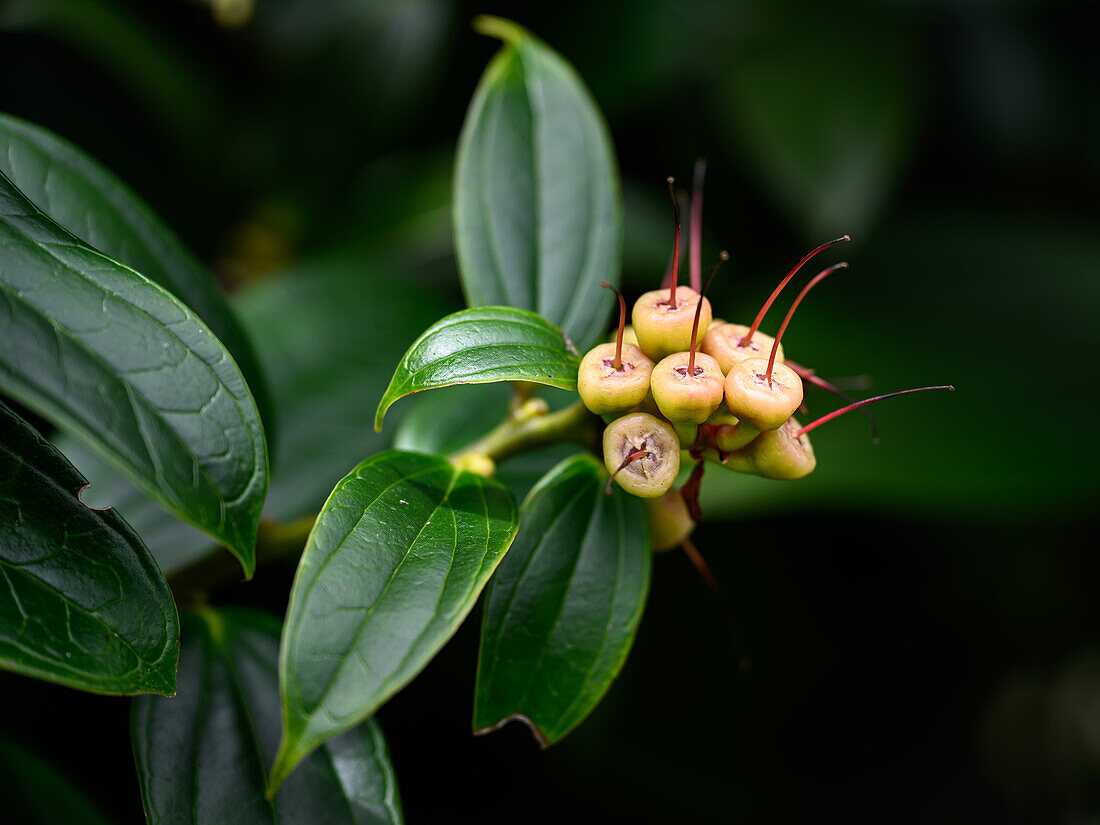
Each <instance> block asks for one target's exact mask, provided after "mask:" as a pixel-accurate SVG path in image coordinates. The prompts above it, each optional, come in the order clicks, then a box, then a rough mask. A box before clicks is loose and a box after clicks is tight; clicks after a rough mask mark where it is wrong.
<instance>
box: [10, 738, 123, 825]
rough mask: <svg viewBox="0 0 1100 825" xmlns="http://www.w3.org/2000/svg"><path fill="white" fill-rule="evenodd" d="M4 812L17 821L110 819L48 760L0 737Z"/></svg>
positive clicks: (92, 824) (84, 823)
mask: <svg viewBox="0 0 1100 825" xmlns="http://www.w3.org/2000/svg"><path fill="white" fill-rule="evenodd" d="M0 774H3V776H4V815H5V816H6V817H13V818H12V819H11V820H9V821H11V822H17V823H19V825H74V823H80V825H108V823H109V820H108V819H107V818H106V817H104V816H103V814H102V813H101V812H100V811H99V810H98V809H97V808H96V807H95V805H93V804H92V803H91V802H90V801H89V800H88V799H87V797H85V796H84V794H83V793H81V792H80V790H78V789H77V788H76V787H74V786H73V785H72V784H71V783H70V782H69V780H68V779H67V778H66V777H64V776H62V775H61V774H60V773H58V772H57V771H56V770H55V769H54V768H53V766H51V765H50V764H49V763H47V762H45V761H43V760H42V759H39V758H38V757H37V756H35V755H34V754H33V753H31V752H29V751H27V750H24V749H23V748H21V747H19V746H18V745H16V744H15V743H13V742H8V741H5V740H4V739H3V738H0Z"/></svg>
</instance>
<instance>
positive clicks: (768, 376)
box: [764, 261, 848, 387]
mask: <svg viewBox="0 0 1100 825" xmlns="http://www.w3.org/2000/svg"><path fill="white" fill-rule="evenodd" d="M847 268H848V264H847V263H845V262H844V261H841V262H840V263H838V264H833V265H832V266H830V267H829V268H828V269H823V270H822V271H821V272H819V273H817V274H816V275H814V277H813V278H811V279H810V282H809V283H808V284H806V286H804V287H802V291H801V292H799V293H798V297H797V298H795V299H794V303H792V304H791V308H790V309H788V310H787V314H786V316H785V317H784V318H783V323H782V324H780V325H779V332H777V333H776V334H775V340H774V341H773V342H772V354H771V355H770V356H769V357H768V371H767V372H766V373H764V380H765V381H767V382H768V386H769V387H770V386H771V384H772V370H773V369H774V368H775V356H776V353H778V352H779V341H780V339H781V338H782V337H783V333H784V332H786V331H787V324H789V323H790V322H791V316H792V315H794V311H795V310H796V309H798V305H799V304H800V303H802V299H803V298H805V297H806V293H807V292H809V291H810V290H811V289H813V288H814V286H815V285H816V284H818V283H820V282H821V281H824V280H825V279H826V278H827V277H829V275H831V274H832V273H834V272H836V271H837V270H838V269H847Z"/></svg>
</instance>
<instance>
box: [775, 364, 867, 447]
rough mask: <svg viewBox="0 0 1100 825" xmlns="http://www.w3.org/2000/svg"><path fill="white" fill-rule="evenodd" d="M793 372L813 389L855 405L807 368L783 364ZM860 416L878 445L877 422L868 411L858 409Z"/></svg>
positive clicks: (846, 395)
mask: <svg viewBox="0 0 1100 825" xmlns="http://www.w3.org/2000/svg"><path fill="white" fill-rule="evenodd" d="M785 363H786V365H787V366H788V367H790V368H791V369H792V370H794V372H796V373H798V377H799V378H801V379H802V380H803V381H805V382H806V383H807V384H813V385H814V386H815V387H820V388H821V389H823V390H825V392H828V393H832V394H833V395H835V396H836V397H837V398H839V399H840V400H841V401H847V402H848V403H849V404H852V403H855V399H854V398H852V396H850V395H848V393H846V392H844V390H842V389H841V388H840V387H838V386H837V385H836V384H833V383H832V382H831V381H826V380H825V379H824V378H822V377H821V376H820V375H818V374H817V373H816V372H814V371H813V370H812V369H810V368H809V367H804V366H802V365H801V364H796V363H795V362H794V361H791V360H788V361H786V362H785ZM859 412H860V415H862V416H863V417H864V418H866V419H867V421H869V422H870V424H871V442H872V443H874V444H878V421H876V420H875V415H874V413H872V412H871V411H870V410H868V409H860V411H859Z"/></svg>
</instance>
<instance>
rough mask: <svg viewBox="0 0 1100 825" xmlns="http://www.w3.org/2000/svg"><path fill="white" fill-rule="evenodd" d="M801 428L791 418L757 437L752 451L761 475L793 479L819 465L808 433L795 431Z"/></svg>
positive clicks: (749, 450)
mask: <svg viewBox="0 0 1100 825" xmlns="http://www.w3.org/2000/svg"><path fill="white" fill-rule="evenodd" d="M798 430H799V425H798V422H797V421H795V419H793V418H789V419H787V422H786V423H785V424H784V425H783V426H782V427H780V428H779V429H777V430H772V431H771V432H766V433H762V434H761V435H760V437H759V438H757V439H756V440H755V441H753V443H752V446H750V447H749V449H748V452H749V453H751V455H752V462H753V464H754V465H755V467H756V471H757V472H758V473H759V474H760V475H762V476H763V477H764V478H779V479H787V480H792V479H796V478H802V477H803V476H806V475H809V474H810V473H811V472H813V469H814V467H816V466H817V459H816V458H815V457H814V448H813V446H812V445H811V444H810V437H809V436H808V435H805V434H800V435H798V436H796V435H795V433H797V432H798Z"/></svg>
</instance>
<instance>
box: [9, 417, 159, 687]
mask: <svg viewBox="0 0 1100 825" xmlns="http://www.w3.org/2000/svg"><path fill="white" fill-rule="evenodd" d="M85 484H86V482H85V480H84V478H83V477H82V476H81V475H80V474H79V473H78V472H77V471H76V470H75V469H74V468H73V466H72V465H71V464H69V462H68V461H66V460H65V457H64V456H62V455H61V454H60V453H59V452H57V450H55V449H54V448H53V447H52V446H50V444H49V442H47V441H46V440H45V439H43V438H42V437H41V436H40V435H39V434H38V433H36V432H35V431H34V430H33V429H31V427H30V425H28V424H27V423H26V422H24V421H23V420H22V419H21V418H19V417H18V416H17V415H16V414H15V413H14V412H12V411H11V410H9V409H8V408H7V407H5V406H4V405H3V404H0V667H4V668H5V669H7V670H13V671H15V672H16V673H24V674H26V675H28V676H35V677H37V678H40V679H47V680H49V681H51V682H57V683H58V684H62V685H67V686H69V687H74V688H79V689H81V690H90V691H93V692H95V693H124V694H129V693H143V692H153V693H163V694H165V695H169V694H171V693H172V692H173V691H174V689H175V684H176V657H177V656H178V654H179V643H178V637H179V625H178V622H177V620H176V606H175V604H173V602H172V595H171V594H170V593H169V592H168V585H167V584H166V583H165V581H164V577H163V576H162V575H161V574H160V571H159V570H158V569H157V565H156V562H154V561H153V558H152V556H150V555H149V551H148V550H146V549H145V545H144V544H142V543H141V539H139V538H138V537H137V535H136V534H135V533H134V531H133V530H131V529H130V527H129V525H127V524H126V522H125V521H123V520H122V518H121V517H120V516H119V515H118V513H117V512H115V511H114V510H92V509H89V508H88V507H86V506H85V505H84V504H83V503H81V501H80V500H79V498H78V494H79V491H80V490H81V488H83V487H84V486H85Z"/></svg>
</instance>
